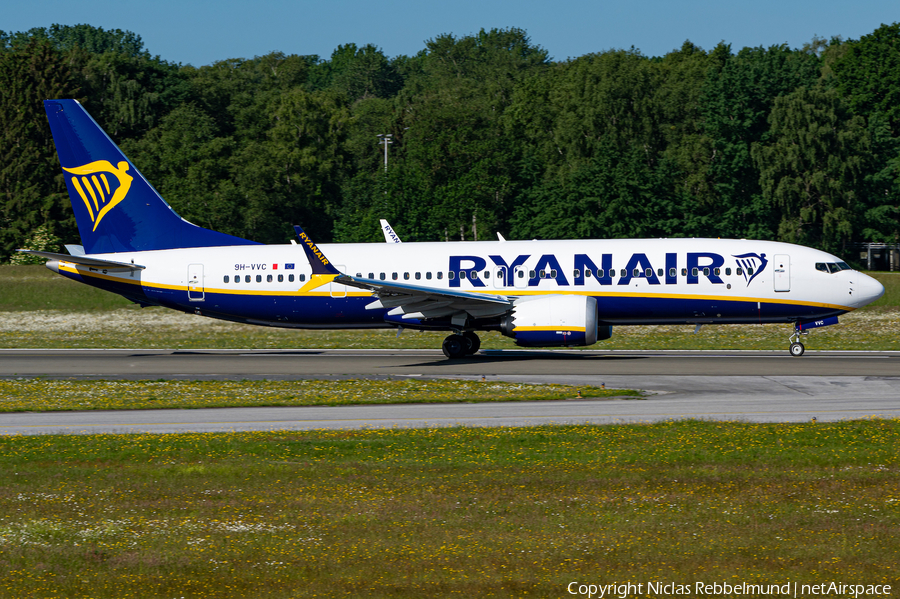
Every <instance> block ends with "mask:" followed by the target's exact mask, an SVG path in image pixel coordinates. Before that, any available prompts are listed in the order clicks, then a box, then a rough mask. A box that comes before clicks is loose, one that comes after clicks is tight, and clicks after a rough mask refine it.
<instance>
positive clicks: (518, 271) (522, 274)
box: [516, 270, 525, 279]
mask: <svg viewBox="0 0 900 599" xmlns="http://www.w3.org/2000/svg"><path fill="white" fill-rule="evenodd" d="M516 276H517V277H519V278H520V279H524V278H525V271H524V270H517V271H516Z"/></svg>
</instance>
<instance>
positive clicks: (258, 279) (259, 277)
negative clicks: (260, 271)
mask: <svg viewBox="0 0 900 599" xmlns="http://www.w3.org/2000/svg"><path fill="white" fill-rule="evenodd" d="M256 282H257V283H262V275H256Z"/></svg>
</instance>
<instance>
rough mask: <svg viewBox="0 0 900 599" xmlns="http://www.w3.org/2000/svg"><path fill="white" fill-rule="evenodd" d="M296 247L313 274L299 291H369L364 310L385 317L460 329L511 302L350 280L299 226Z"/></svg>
mask: <svg viewBox="0 0 900 599" xmlns="http://www.w3.org/2000/svg"><path fill="white" fill-rule="evenodd" d="M294 229H295V230H296V231H297V236H298V237H299V238H300V245H302V246H303V249H304V251H305V252H306V257H307V259H308V260H309V263H310V265H311V266H312V271H313V274H312V276H311V277H310V281H309V283H307V284H306V285H304V286H303V287H302V288H301V291H306V290H311V289H314V288H316V287H321V286H322V285H324V284H326V283H330V282H332V281H334V282H335V283H340V284H341V285H347V286H349V287H356V288H358V289H365V290H367V291H371V292H372V293H373V294H374V295H375V297H377V298H378V299H376V300H375V301H374V302H372V303H371V304H369V305H367V306H366V309H367V310H376V309H388V310H389V311H388V314H387V315H388V316H399V315H402V316H401V318H402V319H404V320H409V319H413V318H416V319H422V320H427V319H431V318H446V317H448V316H449V317H450V318H451V321H452V322H453V324H459V325H460V326H462V325H464V324H465V322H466V318H467V316H471V317H473V318H489V317H492V316H501V315H503V314H506V313H507V312H509V311H510V310H511V309H512V307H513V302H512V300H510V299H509V298H507V297H505V296H502V295H492V294H482V293H471V292H468V291H451V290H449V289H435V288H433V287H424V286H421V285H408V284H405V283H398V282H396V281H381V280H379V279H366V278H362V277H351V276H350V275H347V274H344V273H342V272H340V271H339V270H338V269H336V268H335V267H334V266H333V265H332V264H331V262H330V261H329V260H328V258H327V257H325V255H324V254H323V253H322V251H321V250H320V249H319V248H318V247H317V246H316V244H315V243H313V241H312V240H311V239H310V238H309V236H308V235H307V234H306V233H305V232H304V231H303V229H301V228H300V227H299V226H296V225H295V226H294Z"/></svg>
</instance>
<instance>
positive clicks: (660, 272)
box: [656, 268, 663, 277]
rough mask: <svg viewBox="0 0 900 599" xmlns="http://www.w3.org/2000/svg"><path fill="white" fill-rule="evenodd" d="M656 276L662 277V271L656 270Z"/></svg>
mask: <svg viewBox="0 0 900 599" xmlns="http://www.w3.org/2000/svg"><path fill="white" fill-rule="evenodd" d="M656 276H657V277H661V276H663V269H661V268H657V269H656Z"/></svg>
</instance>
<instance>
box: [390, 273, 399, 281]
mask: <svg viewBox="0 0 900 599" xmlns="http://www.w3.org/2000/svg"><path fill="white" fill-rule="evenodd" d="M391 278H392V279H393V280H395V281H396V280H397V279H399V278H400V275H398V274H397V273H395V272H392V273H391Z"/></svg>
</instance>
